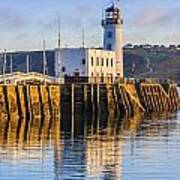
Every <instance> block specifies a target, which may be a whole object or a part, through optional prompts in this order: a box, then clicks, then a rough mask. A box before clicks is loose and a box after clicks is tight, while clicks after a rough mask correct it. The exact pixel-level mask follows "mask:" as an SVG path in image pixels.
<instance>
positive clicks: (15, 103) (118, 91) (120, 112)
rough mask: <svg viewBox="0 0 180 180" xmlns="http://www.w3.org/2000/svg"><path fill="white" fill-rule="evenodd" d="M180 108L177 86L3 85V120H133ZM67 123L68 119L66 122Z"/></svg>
mask: <svg viewBox="0 0 180 180" xmlns="http://www.w3.org/2000/svg"><path fill="white" fill-rule="evenodd" d="M179 108H180V100H179V95H178V91H177V85H176V84H159V83H137V84H135V83H115V84H88V83H70V84H61V85H0V118H3V117H7V118H8V119H11V118H14V117H22V118H28V119H31V118H38V117H60V116H61V117H62V119H63V117H64V116H63V115H64V114H66V116H70V117H72V116H74V115H76V114H78V113H80V114H82V113H83V114H91V115H92V114H93V115H94V114H95V115H97V114H99V113H100V114H102V113H103V114H106V115H111V116H112V117H132V116H133V115H134V114H135V113H136V112H137V111H138V112H142V113H154V112H167V111H169V112H171V111H177V110H178V109H179ZM64 120H65V119H64Z"/></svg>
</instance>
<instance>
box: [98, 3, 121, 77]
mask: <svg viewBox="0 0 180 180" xmlns="http://www.w3.org/2000/svg"><path fill="white" fill-rule="evenodd" d="M102 26H103V28H104V40H103V46H104V49H105V50H111V51H115V52H116V76H118V77H123V76H124V68H123V32H122V30H123V27H122V26H123V20H122V19H121V14H120V9H119V7H118V5H117V3H115V2H114V3H113V4H112V5H111V6H109V7H108V8H106V9H105V17H103V20H102Z"/></svg>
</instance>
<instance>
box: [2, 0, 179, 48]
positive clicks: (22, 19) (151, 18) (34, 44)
mask: <svg viewBox="0 0 180 180" xmlns="http://www.w3.org/2000/svg"><path fill="white" fill-rule="evenodd" d="M110 2H112V1H111V0H6V1H1V4H0V49H3V48H6V49H9V50H25V49H40V48H41V47H42V40H43V39H46V41H47V47H48V48H54V47H56V46H57V42H56V39H57V21H58V17H61V26H62V45H63V46H68V47H70V46H80V45H81V34H82V33H81V32H82V28H84V29H85V32H86V33H85V34H86V46H88V47H91V46H101V44H102V28H101V26H100V20H101V14H102V9H103V7H105V6H107V5H108V4H110ZM120 7H121V13H122V16H123V19H124V37H125V38H124V39H125V43H127V42H132V43H152V44H166V45H168V44H179V43H180V42H179V41H180V18H179V17H180V1H179V0H121V1H120Z"/></svg>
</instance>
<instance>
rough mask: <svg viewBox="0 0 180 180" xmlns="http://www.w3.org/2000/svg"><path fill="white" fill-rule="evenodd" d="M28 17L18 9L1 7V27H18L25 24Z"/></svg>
mask: <svg viewBox="0 0 180 180" xmlns="http://www.w3.org/2000/svg"><path fill="white" fill-rule="evenodd" d="M25 22H26V19H25V18H24V17H23V16H22V15H21V14H20V13H19V12H18V11H16V10H14V9H9V8H0V28H1V29H5V30H6V29H17V28H21V27H23V26H24V25H25Z"/></svg>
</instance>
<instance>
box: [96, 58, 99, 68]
mask: <svg viewBox="0 0 180 180" xmlns="http://www.w3.org/2000/svg"><path fill="white" fill-rule="evenodd" d="M96 65H97V66H99V58H98V57H97V59H96Z"/></svg>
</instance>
